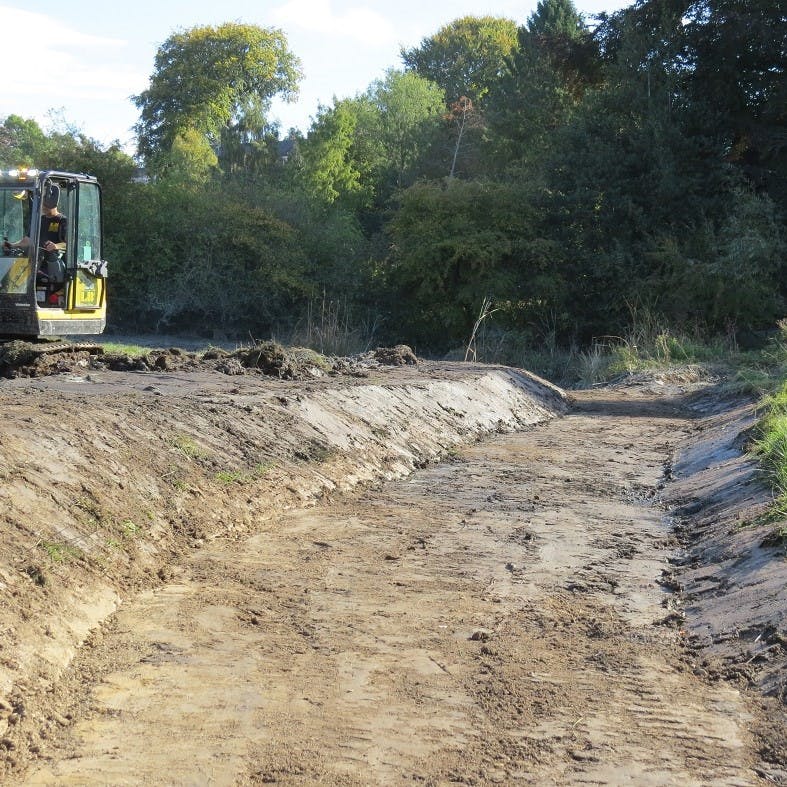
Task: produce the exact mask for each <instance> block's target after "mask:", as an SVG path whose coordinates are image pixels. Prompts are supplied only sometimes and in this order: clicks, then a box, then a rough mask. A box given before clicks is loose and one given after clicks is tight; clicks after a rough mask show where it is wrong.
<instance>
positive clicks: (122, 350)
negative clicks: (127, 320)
mask: <svg viewBox="0 0 787 787" xmlns="http://www.w3.org/2000/svg"><path fill="white" fill-rule="evenodd" d="M102 345H103V347H104V352H105V353H110V354H117V355H128V356H129V357H131V358H142V357H143V356H145V355H147V354H148V353H149V352H150V349H151V348H150V347H142V346H141V345H139V344H123V343H122V342H103V343H102Z"/></svg>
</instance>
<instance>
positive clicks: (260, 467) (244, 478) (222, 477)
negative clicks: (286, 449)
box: [214, 460, 276, 485]
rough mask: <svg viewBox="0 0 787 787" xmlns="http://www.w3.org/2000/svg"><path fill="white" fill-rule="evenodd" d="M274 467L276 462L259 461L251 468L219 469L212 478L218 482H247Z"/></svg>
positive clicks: (261, 476) (258, 477) (261, 475)
mask: <svg viewBox="0 0 787 787" xmlns="http://www.w3.org/2000/svg"><path fill="white" fill-rule="evenodd" d="M274 467H276V462H274V461H273V460H270V461H268V462H260V463H259V464H257V465H255V466H254V467H253V468H252V469H251V470H220V471H219V472H218V473H216V475H215V476H214V478H215V480H216V481H218V482H219V483H220V484H227V485H229V484H248V483H251V482H252V481H256V480H258V479H260V478H263V477H264V476H265V475H267V474H268V472H270V471H271V470H272V469H273V468H274Z"/></svg>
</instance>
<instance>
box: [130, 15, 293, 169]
mask: <svg viewBox="0 0 787 787" xmlns="http://www.w3.org/2000/svg"><path fill="white" fill-rule="evenodd" d="M300 78H301V64H300V61H299V59H298V58H297V57H296V56H295V55H294V54H293V53H292V52H291V51H290V49H289V47H288V45H287V39H286V37H285V35H284V33H282V32H281V31H280V30H276V29H274V28H261V27H257V26H256V25H245V24H238V23H226V24H223V25H219V26H218V27H211V26H206V27H193V28H191V29H189V30H185V31H183V32H179V33H175V34H173V35H171V36H170V37H169V38H168V39H167V40H166V41H165V42H164V43H163V44H162V45H161V47H160V48H159V50H158V52H157V53H156V59H155V64H154V70H153V74H152V76H151V78H150V86H149V87H148V89H147V90H145V91H143V92H142V93H141V94H140V95H138V96H136V97H135V99H134V101H135V103H136V105H137V107H138V108H139V110H140V121H139V123H138V124H137V127H136V130H137V134H138V139H139V153H140V155H141V156H142V157H143V159H145V160H146V161H149V162H150V161H154V160H155V159H156V157H157V156H160V155H161V154H167V153H169V151H170V150H171V149H172V147H173V145H174V144H175V142H176V140H177V139H178V138H179V137H180V138H181V139H187V138H188V136H189V133H190V132H196V133H198V134H201V135H202V136H204V137H205V139H206V140H207V141H208V142H209V143H210V144H211V146H212V147H213V148H214V149H218V148H219V146H220V145H221V144H222V142H223V141H225V140H226V139H227V138H232V137H233V136H234V137H237V138H239V139H240V140H241V141H244V142H245V141H249V140H250V139H253V138H255V137H256V136H258V135H260V134H261V133H263V132H264V130H265V127H266V124H267V120H266V113H267V111H268V109H269V107H270V101H271V99H272V98H273V96H276V95H283V96H285V97H286V98H292V97H293V96H294V95H295V94H296V93H297V88H298V82H299V80H300Z"/></svg>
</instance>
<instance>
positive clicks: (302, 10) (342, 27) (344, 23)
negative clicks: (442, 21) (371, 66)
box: [273, 0, 396, 47]
mask: <svg viewBox="0 0 787 787" xmlns="http://www.w3.org/2000/svg"><path fill="white" fill-rule="evenodd" d="M273 18H274V20H275V21H276V23H277V24H279V25H283V26H287V27H293V28H301V29H303V30H307V31H309V32H312V33H318V34H320V35H324V36H339V37H344V38H351V39H353V40H355V41H358V42H360V43H362V44H366V45H368V46H371V47H377V46H384V45H388V44H391V43H395V41H396V35H395V31H394V26H393V24H392V23H391V22H390V21H389V20H388V19H386V18H385V17H384V16H383V15H382V14H378V13H377V12H376V11H372V10H370V9H368V8H363V7H361V6H356V7H352V8H348V9H347V10H346V11H344V12H338V11H336V10H334V8H333V5H332V2H331V0H290V2H288V3H285V4H284V5H283V6H280V7H278V8H276V9H274V11H273Z"/></svg>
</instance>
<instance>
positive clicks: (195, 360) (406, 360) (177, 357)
mask: <svg viewBox="0 0 787 787" xmlns="http://www.w3.org/2000/svg"><path fill="white" fill-rule="evenodd" d="M417 363H418V359H417V358H416V356H415V353H413V351H412V350H411V349H410V348H409V347H407V346H406V345H397V346H396V347H391V348H386V347H381V348H378V349H377V350H375V351H373V352H369V353H365V354H362V355H358V356H353V357H351V358H333V357H328V356H325V355H321V354H320V353H318V352H315V351H314V350H310V349H307V348H303V347H283V346H282V345H280V344H278V343H277V342H273V341H268V342H260V343H258V344H255V345H253V346H251V347H242V348H239V349H236V350H233V351H229V350H223V349H221V348H217V347H211V348H208V349H207V350H204V351H199V352H197V351H189V350H183V349H181V348H179V347H170V348H167V349H164V348H159V349H151V350H149V351H147V352H146V353H143V354H141V355H139V354H130V353H124V352H107V351H106V350H105V348H104V347H103V346H101V345H81V344H65V343H63V344H57V343H49V344H47V343H34V342H25V341H14V342H8V343H5V344H3V345H0V375H1V376H3V377H6V378H17V377H46V376H49V375H53V374H84V373H85V372H89V371H91V370H96V371H101V370H110V371H114V372H132V371H133V372H151V371H159V372H180V371H215V372H219V373H221V374H227V375H246V374H261V375H265V376H267V377H276V378H279V379H281V380H312V379H315V378H319V377H323V376H324V375H340V374H345V375H352V376H356V377H357V376H363V375H364V374H365V370H367V369H369V368H374V367H376V366H379V365H390V366H403V365H415V364H417Z"/></svg>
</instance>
